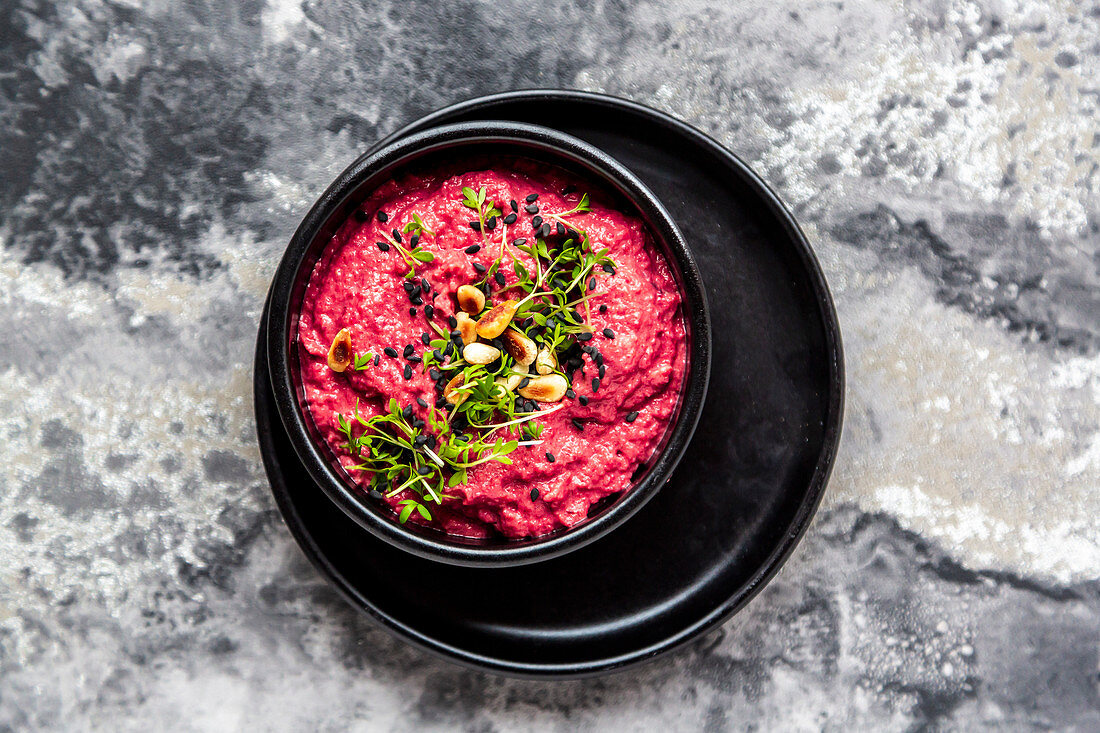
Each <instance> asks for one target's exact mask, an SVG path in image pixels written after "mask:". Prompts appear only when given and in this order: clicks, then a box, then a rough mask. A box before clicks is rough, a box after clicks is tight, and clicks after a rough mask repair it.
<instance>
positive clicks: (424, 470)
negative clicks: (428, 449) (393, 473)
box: [416, 466, 432, 476]
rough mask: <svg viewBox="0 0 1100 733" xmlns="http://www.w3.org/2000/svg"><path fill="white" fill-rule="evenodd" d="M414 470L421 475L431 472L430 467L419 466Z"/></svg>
mask: <svg viewBox="0 0 1100 733" xmlns="http://www.w3.org/2000/svg"><path fill="white" fill-rule="evenodd" d="M416 472H417V473H419V474H420V475H421V476H427V475H428V474H429V473H431V472H432V467H431V466H421V467H420V468H418V469H416Z"/></svg>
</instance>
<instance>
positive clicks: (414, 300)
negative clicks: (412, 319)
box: [409, 293, 424, 305]
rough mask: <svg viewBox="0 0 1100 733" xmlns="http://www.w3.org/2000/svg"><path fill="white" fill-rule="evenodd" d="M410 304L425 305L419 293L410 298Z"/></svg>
mask: <svg viewBox="0 0 1100 733" xmlns="http://www.w3.org/2000/svg"><path fill="white" fill-rule="evenodd" d="M409 302H410V303H412V304H413V305H424V299H423V298H421V297H420V294H419V293H418V294H416V295H414V296H413V297H411V298H409Z"/></svg>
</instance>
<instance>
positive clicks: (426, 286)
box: [420, 278, 432, 295]
mask: <svg viewBox="0 0 1100 733" xmlns="http://www.w3.org/2000/svg"><path fill="white" fill-rule="evenodd" d="M431 289H432V286H431V285H429V284H428V278H423V279H422V280H421V281H420V291H421V292H422V293H424V294H425V295H427V294H428V291H429V290H431Z"/></svg>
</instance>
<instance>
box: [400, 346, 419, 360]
mask: <svg viewBox="0 0 1100 733" xmlns="http://www.w3.org/2000/svg"><path fill="white" fill-rule="evenodd" d="M415 353H416V349H414V348H413V345H412V344H406V345H405V348H404V350H402V352H401V355H402V356H404V357H405V358H406V359H408V358H409V357H410V356H412V355H413V354H415Z"/></svg>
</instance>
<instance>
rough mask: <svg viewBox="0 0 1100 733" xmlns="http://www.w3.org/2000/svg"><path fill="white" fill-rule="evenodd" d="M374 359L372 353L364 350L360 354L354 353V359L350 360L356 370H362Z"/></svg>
mask: <svg viewBox="0 0 1100 733" xmlns="http://www.w3.org/2000/svg"><path fill="white" fill-rule="evenodd" d="M373 361H374V354H372V353H371V352H369V351H365V352H363V353H362V354H356V356H355V360H354V361H353V362H352V366H354V367H355V370H356V371H359V372H361V371H363V370H364V369H366V368H367V367H369V366H370V365H371V364H372V363H373Z"/></svg>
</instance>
